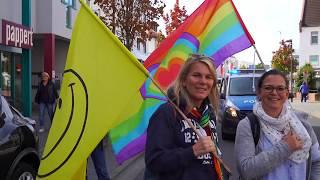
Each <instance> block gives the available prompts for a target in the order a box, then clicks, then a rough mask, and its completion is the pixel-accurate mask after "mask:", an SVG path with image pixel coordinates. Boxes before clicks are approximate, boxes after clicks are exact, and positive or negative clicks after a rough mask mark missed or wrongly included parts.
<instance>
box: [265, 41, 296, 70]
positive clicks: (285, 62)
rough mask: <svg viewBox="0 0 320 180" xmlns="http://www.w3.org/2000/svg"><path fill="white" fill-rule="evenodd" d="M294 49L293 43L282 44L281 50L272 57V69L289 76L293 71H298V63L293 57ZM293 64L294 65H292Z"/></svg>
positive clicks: (284, 42)
mask: <svg viewBox="0 0 320 180" xmlns="http://www.w3.org/2000/svg"><path fill="white" fill-rule="evenodd" d="M293 52H294V49H292V41H284V40H282V41H281V42H280V47H279V49H278V50H277V51H276V52H274V54H273V57H272V61H271V64H272V67H273V68H274V69H278V70H279V71H281V72H283V73H286V74H289V73H290V72H291V65H292V71H293V72H296V71H297V66H298V64H299V63H298V61H297V60H296V59H295V58H294V57H293V55H292V53H293ZM291 63H292V64H291Z"/></svg>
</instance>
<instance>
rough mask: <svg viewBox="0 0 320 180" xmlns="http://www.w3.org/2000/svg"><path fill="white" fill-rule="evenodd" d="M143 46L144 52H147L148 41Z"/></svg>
mask: <svg viewBox="0 0 320 180" xmlns="http://www.w3.org/2000/svg"><path fill="white" fill-rule="evenodd" d="M143 47H144V49H143V52H144V53H147V43H146V42H144V43H143Z"/></svg>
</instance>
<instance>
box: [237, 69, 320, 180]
mask: <svg viewBox="0 0 320 180" xmlns="http://www.w3.org/2000/svg"><path fill="white" fill-rule="evenodd" d="M288 84H289V82H288V80H287V78H286V76H285V75H284V74H283V73H281V72H280V71H278V70H270V71H268V72H266V73H264V74H263V75H262V76H261V78H260V80H259V82H258V89H257V97H258V101H257V102H256V103H255V105H254V107H253V114H251V115H248V116H247V117H246V118H245V119H243V120H241V121H240V123H239V124H238V127H237V133H236V139H235V156H236V166H237V169H238V171H239V173H240V176H241V178H242V179H264V180H274V179H290V180H300V179H307V180H319V179H320V151H319V143H318V140H317V137H316V135H315V132H314V131H313V128H312V126H311V124H310V123H309V122H308V115H307V114H305V113H300V112H295V110H294V109H292V108H290V105H289V102H288V94H289V91H288Z"/></svg>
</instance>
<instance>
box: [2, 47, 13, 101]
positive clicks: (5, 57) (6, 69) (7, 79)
mask: <svg viewBox="0 0 320 180" xmlns="http://www.w3.org/2000/svg"><path fill="white" fill-rule="evenodd" d="M1 89H2V95H3V96H6V97H10V96H11V53H9V52H1Z"/></svg>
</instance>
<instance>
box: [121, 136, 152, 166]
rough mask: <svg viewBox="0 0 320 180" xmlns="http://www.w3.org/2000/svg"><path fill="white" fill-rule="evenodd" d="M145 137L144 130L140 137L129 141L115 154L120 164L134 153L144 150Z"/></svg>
mask: <svg viewBox="0 0 320 180" xmlns="http://www.w3.org/2000/svg"><path fill="white" fill-rule="evenodd" d="M146 139H147V132H144V133H143V134H142V135H141V136H140V137H138V138H136V139H135V140H133V141H131V142H130V143H129V144H128V145H126V146H125V147H124V148H123V149H121V151H120V152H119V153H118V154H117V155H116V159H117V162H118V163H119V164H122V163H123V162H124V161H126V160H128V159H130V158H132V157H133V156H135V155H136V154H138V153H140V152H142V151H143V150H144V147H145V144H146Z"/></svg>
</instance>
